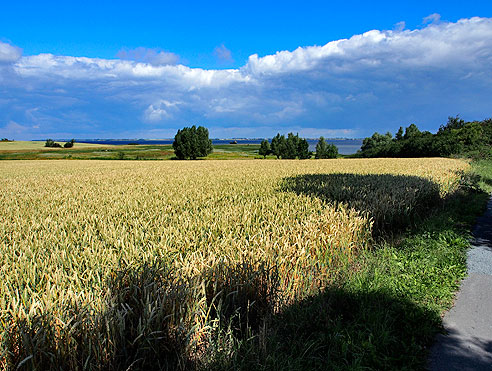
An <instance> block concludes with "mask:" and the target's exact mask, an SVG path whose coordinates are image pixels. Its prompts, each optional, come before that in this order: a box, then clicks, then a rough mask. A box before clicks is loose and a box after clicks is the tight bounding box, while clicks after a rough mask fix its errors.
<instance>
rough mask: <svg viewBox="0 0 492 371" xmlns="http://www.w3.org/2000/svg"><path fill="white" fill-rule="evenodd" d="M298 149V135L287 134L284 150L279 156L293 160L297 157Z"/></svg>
mask: <svg viewBox="0 0 492 371" xmlns="http://www.w3.org/2000/svg"><path fill="white" fill-rule="evenodd" d="M298 147H299V134H297V135H294V133H289V134H287V139H286V140H285V146H284V150H283V151H282V153H281V154H280V156H281V157H282V158H283V159H295V158H296V157H297V153H298Z"/></svg>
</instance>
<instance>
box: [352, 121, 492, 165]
mask: <svg viewBox="0 0 492 371" xmlns="http://www.w3.org/2000/svg"><path fill="white" fill-rule="evenodd" d="M491 145H492V119H487V120H483V121H473V122H465V121H464V120H462V119H460V118H459V117H458V116H456V117H449V118H448V122H447V123H446V124H445V125H441V127H440V128H439V130H438V132H437V133H436V134H432V133H430V132H428V131H424V132H421V131H420V130H419V129H418V127H417V126H416V125H415V124H411V125H410V126H408V127H407V128H406V129H405V130H403V128H402V127H400V129H399V130H398V132H397V133H396V135H395V138H394V139H393V138H392V137H391V134H390V133H387V134H386V135H381V134H379V133H377V132H376V133H374V134H373V135H372V136H371V137H369V138H365V139H364V141H363V143H362V147H361V149H360V151H359V155H360V156H361V157H434V156H452V155H465V156H471V157H479V158H486V157H489V156H490V155H491V153H490V146H491Z"/></svg>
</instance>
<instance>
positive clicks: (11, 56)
mask: <svg viewBox="0 0 492 371" xmlns="http://www.w3.org/2000/svg"><path fill="white" fill-rule="evenodd" d="M21 55H22V49H21V48H18V47H17V46H13V45H10V44H7V43H3V42H1V41H0V64H3V63H14V62H16V61H18V60H19V58H20V57H21Z"/></svg>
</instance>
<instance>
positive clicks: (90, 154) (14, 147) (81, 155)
mask: <svg viewBox="0 0 492 371" xmlns="http://www.w3.org/2000/svg"><path fill="white" fill-rule="evenodd" d="M60 144H61V145H63V144H64V143H60ZM213 148H214V152H213V153H212V154H211V155H209V156H208V157H207V158H206V159H207V160H229V159H233V160H234V159H252V158H256V157H259V156H258V149H259V148H260V146H259V145H257V144H234V145H229V144H221V145H215V146H213ZM46 159H50V160H60V159H71V160H171V159H175V156H174V151H173V148H172V146H171V145H117V146H115V145H101V144H90V143H75V145H74V147H73V148H46V147H44V142H37V141H33V142H21V141H15V142H0V160H46Z"/></svg>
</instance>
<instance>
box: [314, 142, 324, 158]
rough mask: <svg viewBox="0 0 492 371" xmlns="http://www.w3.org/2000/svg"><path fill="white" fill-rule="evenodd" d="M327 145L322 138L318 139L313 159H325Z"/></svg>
mask: <svg viewBox="0 0 492 371" xmlns="http://www.w3.org/2000/svg"><path fill="white" fill-rule="evenodd" d="M326 151H327V143H326V141H325V138H324V137H319V139H318V143H316V154H315V155H314V158H326Z"/></svg>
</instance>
